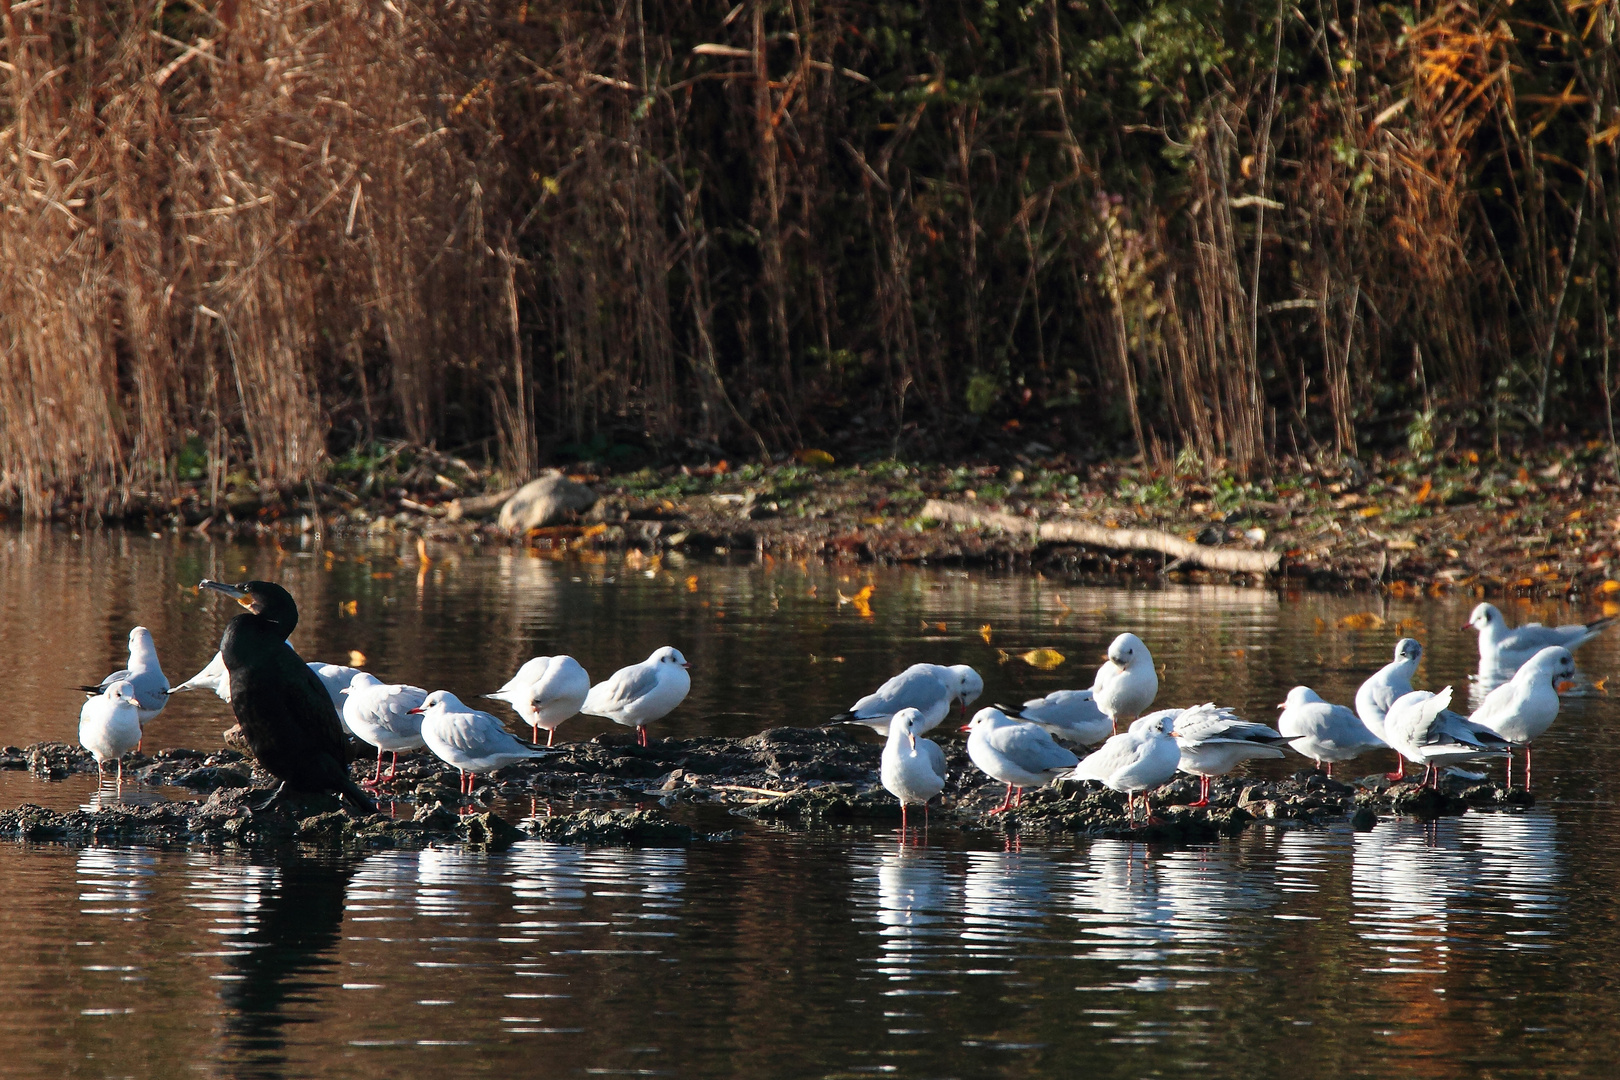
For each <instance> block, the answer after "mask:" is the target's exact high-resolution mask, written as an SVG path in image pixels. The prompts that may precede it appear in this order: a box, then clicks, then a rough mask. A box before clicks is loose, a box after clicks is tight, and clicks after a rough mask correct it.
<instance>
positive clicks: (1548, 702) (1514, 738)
mask: <svg viewBox="0 0 1620 1080" xmlns="http://www.w3.org/2000/svg"><path fill="white" fill-rule="evenodd" d="M1574 677H1575V658H1574V657H1573V656H1571V655H1570V652H1569V649H1567V648H1565V647H1564V646H1562V645H1550V646H1548V647H1547V648H1545V649H1542V650H1541V651H1540V652H1538V653H1536V655H1535V656H1532V657H1531V658H1530V659H1529V661H1527V662H1526V663H1525V665H1524V666H1523V667H1521V668H1519V670H1518V672H1517V673H1515V674H1514V676H1513V678H1512V679H1511V680H1510V681H1508V682H1505V683H1503V684H1502V685H1501V686H1498V687H1497V688H1496V689H1495V690H1492V691H1491V692H1490V693H1489V694H1487V695H1486V696H1485V700H1484V701H1483V702H1482V703H1481V704H1480V706H1479V708H1477V709H1475V710H1474V714H1473V715H1472V716H1470V717H1469V718H1468V719H1469V720H1471V721H1472V722H1473V723H1475V724H1478V725H1480V726H1482V727H1485V728H1489V729H1490V730H1491V731H1493V732H1495V733H1496V734H1498V735H1500V736H1501V737H1502V738H1504V739H1506V740H1507V741H1508V742H1510V743H1512V744H1513V745H1514V746H1522V747H1524V790H1526V791H1529V790H1530V743H1531V742H1532V741H1533V740H1535V739H1539V738H1540V737H1541V736H1542V735H1543V734H1545V733H1546V731H1547V729H1548V728H1550V727H1552V724H1553V721H1554V720H1556V719H1558V692H1559V691H1560V690H1562V689H1565V688H1566V687H1567V686H1568V685H1569V680H1571V679H1573V678H1574ZM1507 789H1508V790H1509V791H1512V790H1513V751H1512V750H1509V751H1508V759H1507Z"/></svg>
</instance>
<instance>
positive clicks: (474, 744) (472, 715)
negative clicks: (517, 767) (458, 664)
mask: <svg viewBox="0 0 1620 1080" xmlns="http://www.w3.org/2000/svg"><path fill="white" fill-rule="evenodd" d="M411 712H412V713H415V714H418V715H420V716H421V717H422V741H423V742H424V743H426V744H427V748H428V749H429V750H431V751H433V753H434V755H435V756H437V757H438V759H439V760H440V761H442V762H444V763H445V764H446V765H449V766H451V767H452V768H454V769H456V770H457V771H458V772H460V773H461V793H462V794H463V795H471V794H472V790H473V783H474V782H475V781H476V780H477V778H478V774H479V773H486V772H492V771H494V770H495V769H499V768H502V767H504V766H507V765H511V764H514V763H516V762H519V761H527V760H529V759H530V758H537V757H545V756H546V751H544V750H542V749H540V748H539V747H537V746H530V745H529V744H528V743H526V742H523V741H522V740H521V739H519V738H518V737H517V736H515V735H513V734H512V733H511V732H510V731H507V730H506V726H505V725H504V724H502V723H501V721H500V719H499V718H498V717H495V716H492V715H490V714H489V713H487V712H483V711H482V710H479V709H474V708H472V707H471V706H469V705H464V704H462V702H461V699H460V698H458V697H456V695H454V694H452V693H451V692H450V691H448V690H435V691H433V693H431V694H429V695H428V696H427V698H426V700H424V701H423V702H422V704H421V705H419V706H417V707H416V708H414V709H412V710H411Z"/></svg>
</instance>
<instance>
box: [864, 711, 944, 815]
mask: <svg viewBox="0 0 1620 1080" xmlns="http://www.w3.org/2000/svg"><path fill="white" fill-rule="evenodd" d="M921 721H922V713H920V712H918V711H917V710H916V709H901V710H900V711H899V712H897V713H895V714H894V719H893V720H891V721H890V722H889V741H888V742H887V743H885V744H884V746H883V764H882V766H881V768H880V769H879V771H878V776H879V778H880V779H881V780H882V781H883V786H884V787H885V788H886V789H888V792H889V794H891V795H893V796H894V797H895V798H896V799H899V800H900V831H901V832H902V833H904V832H905V829H906V807H907V806H921V807H922V808H923V821H924V822H925V823H926V822H927V820H928V800H929V799H932V798H933V797H934V796H935V795H938V794H939V793H940V792H941V791H944V790H945V752H944V751H943V750H941V749H940V748H939V744H938V743H936V742H933V741H932V740H930V739H919V738H918V737H917V731H916V725H917V724H918V723H920V722H921Z"/></svg>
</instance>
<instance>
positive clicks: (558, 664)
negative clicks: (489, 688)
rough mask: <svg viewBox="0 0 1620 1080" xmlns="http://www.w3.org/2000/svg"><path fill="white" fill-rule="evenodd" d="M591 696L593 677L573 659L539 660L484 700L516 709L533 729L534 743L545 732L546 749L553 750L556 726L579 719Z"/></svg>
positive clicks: (521, 670)
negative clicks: (570, 719) (491, 700)
mask: <svg viewBox="0 0 1620 1080" xmlns="http://www.w3.org/2000/svg"><path fill="white" fill-rule="evenodd" d="M590 692H591V677H590V676H589V675H587V674H586V673H585V669H584V668H582V667H580V665H579V661H578V660H575V659H574V658H573V657H572V656H537V657H535V658H534V659H533V660H530V661H528V662H527V663H525V664H524V665H523V666H522V667H520V668H518V670H517V674H516V675H513V676H512V677H511V678H510V679H508V680H506V685H505V686H503V687H501V688H500V689H499V690H497V691H495V692H494V693H493V694H485V695H484V696H485V697H487V698H491V699H493V700H495V701H504V702H506V703H507V704H508V705H510V706H512V708H514V709H516V710H517V714H518V715H519V716H521V717H523V722H524V723H526V724H528V725H529V727H531V728H533V729H534V741H535V742H539V741H540V729H541V728H545V729H546V745H547V746H550V745H551V744H552V742H553V740H555V739H556V737H557V726H558V725H559V724H561V723H562V722H563V721H564V720H567V719H569V718H570V717H573V716H578V715H579V711H580V709H582V708H584V706H585V697H586V695H587V694H589V693H590Z"/></svg>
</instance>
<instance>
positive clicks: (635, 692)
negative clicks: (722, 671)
mask: <svg viewBox="0 0 1620 1080" xmlns="http://www.w3.org/2000/svg"><path fill="white" fill-rule="evenodd" d="M691 666H692V665H691V664H688V663H687V662H686V657H684V656H682V655H681V652H680V650H679V649H674V648H671V647H670V646H668V645H665V646H664V647H663V648H662V649H659V650H657V651H656V652H654V653H653V654H652V655H651V656H649V657H647V659H645V660H643V661H642V662H641V663H639V664H631V665H630V666H629V667H625V668H620V669H619V670H618V671H615V672H614V673H613V674H612V675H609V676H608V677H607V678H606V679H603V680H602V681H601V682H599V683H597V684H596V685H595V686H593V687H591V692H590V693H588V694H586V695H585V704H584V706H583V707H582V708H581V709H580V711H581V712H583V713H585V714H586V715H587V716H605V717H607V718H608V719H609V720H612V721H613V722H614V723H615V724H623V725H624V726H625V727H633V728H635V729H636V742H637V743H638V744H640V745H641V746H646V745H647V725H648V724H650V723H652V722H653V721H654V720H662V719H663V718H664V717H666V716H668V715H669V714H670V713H672V712H674V711H675V706H677V705H679V704H680V703H681V702H683V701H685V700H686V695H687V694H688V693H689V692H690V691H691V689H692V676H691V675H690V674H688V669H689V668H691Z"/></svg>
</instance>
